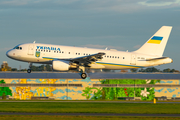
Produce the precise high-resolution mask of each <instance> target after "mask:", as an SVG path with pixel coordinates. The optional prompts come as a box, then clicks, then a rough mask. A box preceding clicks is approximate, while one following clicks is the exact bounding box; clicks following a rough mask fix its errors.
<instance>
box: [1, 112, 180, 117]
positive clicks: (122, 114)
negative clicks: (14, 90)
mask: <svg viewBox="0 0 180 120" xmlns="http://www.w3.org/2000/svg"><path fill="white" fill-rule="evenodd" d="M0 115H61V116H128V117H129V116H132V117H137V116H141V117H180V114H126V113H10V112H0Z"/></svg>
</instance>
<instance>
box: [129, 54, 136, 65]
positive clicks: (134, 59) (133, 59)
mask: <svg viewBox="0 0 180 120" xmlns="http://www.w3.org/2000/svg"><path fill="white" fill-rule="evenodd" d="M130 64H131V65H136V55H134V54H132V55H131V62H130Z"/></svg>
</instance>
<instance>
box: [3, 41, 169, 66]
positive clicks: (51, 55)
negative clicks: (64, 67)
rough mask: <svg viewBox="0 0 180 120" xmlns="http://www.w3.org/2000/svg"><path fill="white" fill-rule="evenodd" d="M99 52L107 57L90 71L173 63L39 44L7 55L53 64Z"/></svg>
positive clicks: (27, 60) (87, 49) (115, 52)
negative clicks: (57, 61)
mask: <svg viewBox="0 0 180 120" xmlns="http://www.w3.org/2000/svg"><path fill="white" fill-rule="evenodd" d="M99 52H103V53H105V55H104V56H103V58H102V59H101V60H100V61H96V62H94V63H92V64H90V69H112V70H119V69H131V68H142V67H148V66H156V65H161V64H167V63H171V62H172V59H171V58H166V59H159V60H153V61H147V59H152V58H158V57H162V56H157V55H146V54H140V53H137V52H123V51H115V50H103V49H92V48H82V47H70V46H60V45H51V44H39V43H27V44H20V45H18V46H17V47H15V48H14V49H11V50H9V51H8V52H7V53H6V55H7V56H8V57H10V58H12V59H15V60H19V61H24V62H30V63H44V64H52V61H53V60H56V59H72V58H78V57H83V56H88V55H91V54H96V53H99Z"/></svg>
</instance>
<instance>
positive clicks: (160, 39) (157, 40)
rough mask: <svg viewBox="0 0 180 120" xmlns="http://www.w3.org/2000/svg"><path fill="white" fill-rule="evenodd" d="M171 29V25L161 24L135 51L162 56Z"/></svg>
mask: <svg viewBox="0 0 180 120" xmlns="http://www.w3.org/2000/svg"><path fill="white" fill-rule="evenodd" d="M171 29H172V26H162V27H161V28H160V29H159V30H158V31H157V32H156V33H155V34H154V35H153V36H152V37H151V38H150V39H149V40H148V41H147V42H146V43H145V44H144V45H143V46H142V47H141V48H139V49H138V50H136V51H135V52H138V53H142V54H150V55H157V56H162V55H163V52H164V49H165V47H166V43H167V41H168V38H169V35H170V33H171Z"/></svg>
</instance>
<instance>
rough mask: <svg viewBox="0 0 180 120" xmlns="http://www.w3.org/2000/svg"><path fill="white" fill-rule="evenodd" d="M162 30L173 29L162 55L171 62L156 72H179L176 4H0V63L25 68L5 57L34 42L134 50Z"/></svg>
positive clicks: (72, 0)
mask: <svg viewBox="0 0 180 120" xmlns="http://www.w3.org/2000/svg"><path fill="white" fill-rule="evenodd" d="M163 25H166V26H173V29H172V32H171V35H170V38H169V41H168V43H167V46H166V49H165V51H164V56H168V57H171V58H172V59H173V60H174V62H173V63H171V64H167V65H161V66H160V67H157V68H159V69H166V68H171V69H177V70H180V64H179V62H180V56H179V45H180V41H179V38H180V0H171V1H169V0H6V1H0V41H1V44H0V56H1V57H0V62H1V63H2V61H7V62H8V63H9V66H11V67H16V68H19V66H20V65H21V68H28V63H23V62H19V61H15V60H11V59H9V58H7V57H6V55H5V53H6V51H7V50H8V49H11V48H13V47H14V46H16V45H17V44H20V43H28V42H33V41H36V42H37V43H48V44H59V45H69V46H80V47H82V46H86V47H90V48H102V49H105V48H106V47H108V48H112V49H118V50H122V51H126V50H128V51H134V50H136V49H138V48H139V47H140V46H141V45H143V44H144V43H145V42H146V41H147V40H148V39H149V38H150V37H151V36H152V35H153V34H154V33H155V32H156V31H157V30H158V29H159V28H160V27H161V26H163ZM35 65H38V64H35Z"/></svg>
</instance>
